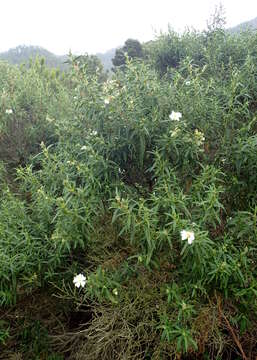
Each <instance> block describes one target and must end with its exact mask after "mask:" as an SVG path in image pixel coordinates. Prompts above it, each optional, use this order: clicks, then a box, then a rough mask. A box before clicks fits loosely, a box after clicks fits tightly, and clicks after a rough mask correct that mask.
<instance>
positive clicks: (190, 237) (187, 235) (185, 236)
mask: <svg viewBox="0 0 257 360" xmlns="http://www.w3.org/2000/svg"><path fill="white" fill-rule="evenodd" d="M180 235H181V239H182V240H187V242H188V244H190V245H191V244H192V242H193V241H194V239H195V233H194V232H193V231H188V230H182V231H181V232H180Z"/></svg>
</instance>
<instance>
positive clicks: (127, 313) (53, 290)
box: [0, 17, 257, 360]
mask: <svg viewBox="0 0 257 360" xmlns="http://www.w3.org/2000/svg"><path fill="white" fill-rule="evenodd" d="M128 44H130V45H131V46H132V47H133V44H134V45H136V47H137V48H136V49H135V52H133V49H131V48H129V51H126V49H127V50H128ZM139 45H140V46H138V42H136V41H134V42H133V41H131V39H130V41H129V42H128V43H127V44H125V45H124V48H123V50H120V52H119V55H120V58H122V63H119V62H115V61H114V62H113V64H114V67H115V71H114V73H113V74H111V75H110V74H109V76H107V75H106V74H105V73H104V70H103V67H102V66H101V64H100V63H99V61H98V60H96V59H95V58H92V57H90V56H88V55H84V56H80V57H72V56H71V58H70V65H69V69H68V71H66V72H65V73H61V72H60V71H58V70H55V69H49V68H47V67H46V66H45V64H44V61H43V60H41V59H37V60H35V61H34V62H32V63H31V64H30V66H29V67H24V66H21V67H15V66H13V65H9V64H7V63H4V62H2V63H0V160H1V166H0V183H1V188H0V234H1V236H0V305H1V308H0V348H1V351H0V359H5V360H6V359H49V360H61V359H71V360H72V359H74V360H75V359H76V360H78V359H89V360H90V359H92V360H96V359H101V360H108V359H113V360H114V359H120V360H121V359H135V360H140V359H149V360H150V359H151V360H160V359H163V360H164V359H241V358H242V359H255V357H256V356H257V347H256V337H257V317H256V315H257V262H256V245H257V242H256V241H257V205H256V204H257V155H256V154H257V50H256V49H257V34H256V33H255V32H250V31H246V32H242V33H240V34H229V33H227V32H226V31H225V30H224V27H223V24H222V22H221V21H220V18H218V17H216V18H214V19H213V22H212V23H211V24H210V25H209V27H208V29H207V30H206V31H203V32H197V31H193V30H190V31H186V32H185V33H183V34H182V35H179V34H177V33H175V32H174V31H173V30H171V29H169V30H168V32H167V33H164V34H161V35H160V36H159V37H158V38H157V39H156V40H155V41H153V42H150V43H147V44H142V46H141V44H139ZM137 51H139V53H140V56H137V54H138V52H137ZM123 60H124V61H123Z"/></svg>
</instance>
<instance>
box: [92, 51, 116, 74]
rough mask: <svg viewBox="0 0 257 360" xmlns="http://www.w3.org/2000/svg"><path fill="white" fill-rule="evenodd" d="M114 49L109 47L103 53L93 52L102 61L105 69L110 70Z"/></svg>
mask: <svg viewBox="0 0 257 360" xmlns="http://www.w3.org/2000/svg"><path fill="white" fill-rule="evenodd" d="M115 50H116V49H110V50H108V51H106V52H105V53H97V54H95V55H96V56H97V57H98V58H99V59H100V60H101V62H102V64H103V67H104V69H105V70H111V68H112V67H113V64H112V59H113V58H114V55H115Z"/></svg>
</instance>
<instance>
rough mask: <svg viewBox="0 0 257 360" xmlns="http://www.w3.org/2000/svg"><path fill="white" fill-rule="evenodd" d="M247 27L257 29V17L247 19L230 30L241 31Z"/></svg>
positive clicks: (232, 31)
mask: <svg viewBox="0 0 257 360" xmlns="http://www.w3.org/2000/svg"><path fill="white" fill-rule="evenodd" d="M246 29H252V30H257V17H256V18H254V19H252V20H249V21H245V22H243V23H241V24H239V25H237V26H234V27H232V28H229V29H228V30H229V31H230V32H231V33H237V32H240V31H242V30H246Z"/></svg>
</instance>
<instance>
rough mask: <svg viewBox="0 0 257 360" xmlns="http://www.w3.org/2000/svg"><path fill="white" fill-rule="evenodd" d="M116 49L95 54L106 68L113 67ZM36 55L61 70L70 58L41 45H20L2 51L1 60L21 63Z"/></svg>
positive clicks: (16, 63)
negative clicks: (56, 53)
mask: <svg viewBox="0 0 257 360" xmlns="http://www.w3.org/2000/svg"><path fill="white" fill-rule="evenodd" d="M115 50H116V49H110V50H108V51H106V52H105V53H97V54H95V55H96V56H97V57H98V58H99V59H100V60H101V62H102V64H103V67H104V69H105V70H110V69H111V68H112V66H113V65H112V59H113V58H114V55H115ZM36 56H40V57H44V58H45V60H46V65H47V66H49V67H58V68H60V69H61V70H64V69H65V68H67V64H65V62H66V61H67V59H68V56H67V55H55V54H53V53H51V52H50V51H48V50H46V49H44V48H42V47H40V46H26V45H19V46H17V47H15V48H12V49H9V50H8V51H5V52H2V53H0V60H6V61H8V62H9V63H10V64H14V65H20V64H22V63H28V61H29V60H30V59H31V58H32V59H34V58H35V57H36Z"/></svg>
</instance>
